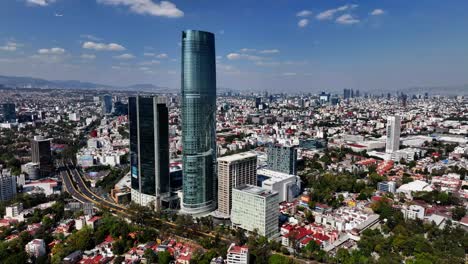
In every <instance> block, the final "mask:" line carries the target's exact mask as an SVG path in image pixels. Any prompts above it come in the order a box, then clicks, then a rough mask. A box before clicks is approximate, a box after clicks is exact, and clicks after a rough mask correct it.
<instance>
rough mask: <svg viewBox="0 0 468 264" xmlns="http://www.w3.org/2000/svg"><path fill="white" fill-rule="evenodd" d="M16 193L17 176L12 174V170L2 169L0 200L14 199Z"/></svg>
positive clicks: (0, 172)
mask: <svg viewBox="0 0 468 264" xmlns="http://www.w3.org/2000/svg"><path fill="white" fill-rule="evenodd" d="M15 195H16V176H13V175H11V172H10V170H7V169H3V170H1V171H0V201H2V202H5V201H9V200H11V199H13V198H14V197H15Z"/></svg>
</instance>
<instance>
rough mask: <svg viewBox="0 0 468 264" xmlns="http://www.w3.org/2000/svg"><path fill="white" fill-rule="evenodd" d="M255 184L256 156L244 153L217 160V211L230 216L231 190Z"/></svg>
mask: <svg viewBox="0 0 468 264" xmlns="http://www.w3.org/2000/svg"><path fill="white" fill-rule="evenodd" d="M242 184H250V185H256V184H257V155H256V154H255V153H251V152H246V153H239V154H234V155H230V156H225V157H221V158H218V211H219V212H220V213H222V214H223V215H225V216H228V215H230V214H231V207H232V188H235V187H237V186H240V185H242Z"/></svg>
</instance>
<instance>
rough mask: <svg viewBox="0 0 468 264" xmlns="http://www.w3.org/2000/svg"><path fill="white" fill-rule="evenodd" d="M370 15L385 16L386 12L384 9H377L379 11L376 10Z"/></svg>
mask: <svg viewBox="0 0 468 264" xmlns="http://www.w3.org/2000/svg"><path fill="white" fill-rule="evenodd" d="M370 14H371V15H372V16H380V15H383V14H385V11H383V9H380V8H377V9H374V10H373V11H372V12H371V13H370Z"/></svg>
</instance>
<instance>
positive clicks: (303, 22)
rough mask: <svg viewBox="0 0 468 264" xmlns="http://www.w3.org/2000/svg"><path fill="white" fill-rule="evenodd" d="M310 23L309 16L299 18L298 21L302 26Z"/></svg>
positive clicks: (298, 24)
mask: <svg viewBox="0 0 468 264" xmlns="http://www.w3.org/2000/svg"><path fill="white" fill-rule="evenodd" d="M308 24H309V19H307V18H303V19H301V20H299V22H297V26H298V27H301V28H303V27H306V26H307V25H308Z"/></svg>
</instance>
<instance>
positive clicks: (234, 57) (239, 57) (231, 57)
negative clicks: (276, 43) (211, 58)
mask: <svg viewBox="0 0 468 264" xmlns="http://www.w3.org/2000/svg"><path fill="white" fill-rule="evenodd" d="M226 58H228V60H242V59H245V60H251V61H258V60H261V59H262V57H259V56H255V55H248V54H241V53H229V54H228V55H226Z"/></svg>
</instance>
